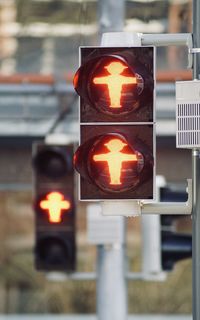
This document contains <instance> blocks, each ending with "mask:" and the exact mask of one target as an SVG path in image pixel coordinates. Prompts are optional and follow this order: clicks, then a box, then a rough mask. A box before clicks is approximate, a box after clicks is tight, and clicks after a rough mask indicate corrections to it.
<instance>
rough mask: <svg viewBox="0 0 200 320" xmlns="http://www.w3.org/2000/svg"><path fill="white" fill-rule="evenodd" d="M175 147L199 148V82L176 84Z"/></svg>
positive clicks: (180, 82)
mask: <svg viewBox="0 0 200 320" xmlns="http://www.w3.org/2000/svg"><path fill="white" fill-rule="evenodd" d="M176 127H177V130H176V146H177V148H196V147H197V148H199V147H200V81H199V80H194V81H179V82H176Z"/></svg>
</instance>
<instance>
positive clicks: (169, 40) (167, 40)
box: [140, 33, 195, 69]
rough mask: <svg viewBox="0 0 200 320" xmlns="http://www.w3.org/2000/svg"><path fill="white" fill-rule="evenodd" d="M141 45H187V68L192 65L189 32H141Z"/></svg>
mask: <svg viewBox="0 0 200 320" xmlns="http://www.w3.org/2000/svg"><path fill="white" fill-rule="evenodd" d="M140 36H141V42H142V45H145V46H149V45H154V46H157V47H163V46H170V45H171V46H173V45H174V46H187V47H188V69H191V68H192V66H193V53H195V52H192V51H193V50H194V49H193V38H192V34H191V33H163V34H162V33H161V34H141V35H140Z"/></svg>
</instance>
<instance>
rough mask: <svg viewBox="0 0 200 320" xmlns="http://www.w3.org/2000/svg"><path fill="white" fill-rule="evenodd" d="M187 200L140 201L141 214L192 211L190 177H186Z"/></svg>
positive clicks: (183, 213)
mask: <svg viewBox="0 0 200 320" xmlns="http://www.w3.org/2000/svg"><path fill="white" fill-rule="evenodd" d="M187 182H188V187H187V192H188V200H187V201H186V202H158V203H144V202H140V205H141V213H142V214H172V215H173V214H175V215H179V214H180V215H189V214H191V213H192V179H188V180H187Z"/></svg>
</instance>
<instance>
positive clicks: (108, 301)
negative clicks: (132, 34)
mask: <svg viewBox="0 0 200 320" xmlns="http://www.w3.org/2000/svg"><path fill="white" fill-rule="evenodd" d="M124 8H125V1H124V0H99V1H98V23H99V36H100V37H101V36H102V34H103V33H104V32H117V31H123V27H124V12H125V10H124ZM121 227H122V233H123V236H122V237H123V241H122V242H118V243H116V244H111V245H109V246H106V245H99V246H98V247H97V315H98V320H111V319H115V320H126V318H127V288H126V273H125V250H124V249H125V244H124V238H125V237H124V235H125V219H123V220H122V226H121ZM111 232H112V231H111Z"/></svg>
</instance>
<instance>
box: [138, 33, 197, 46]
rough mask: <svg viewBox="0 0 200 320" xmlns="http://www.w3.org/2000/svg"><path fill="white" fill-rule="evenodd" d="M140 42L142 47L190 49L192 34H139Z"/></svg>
mask: <svg viewBox="0 0 200 320" xmlns="http://www.w3.org/2000/svg"><path fill="white" fill-rule="evenodd" d="M141 41H142V45H143V46H149V45H153V46H158V47H163V46H173V45H174V46H187V47H188V48H192V46H193V41H192V34H191V33H160V34H158V33H155V34H144V33H142V34H141Z"/></svg>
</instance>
